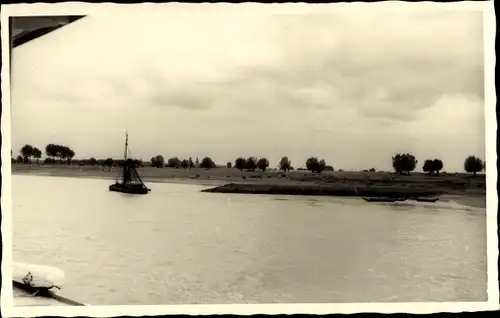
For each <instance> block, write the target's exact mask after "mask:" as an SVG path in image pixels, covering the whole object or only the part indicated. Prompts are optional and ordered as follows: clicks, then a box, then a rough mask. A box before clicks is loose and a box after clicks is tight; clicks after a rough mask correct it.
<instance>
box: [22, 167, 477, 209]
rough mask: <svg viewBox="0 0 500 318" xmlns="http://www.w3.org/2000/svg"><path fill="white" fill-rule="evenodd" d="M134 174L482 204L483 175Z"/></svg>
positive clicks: (99, 172)
mask: <svg viewBox="0 0 500 318" xmlns="http://www.w3.org/2000/svg"><path fill="white" fill-rule="evenodd" d="M12 173H13V174H24V175H38V176H54V177H74V178H99V179H109V180H113V179H115V178H116V177H117V175H118V170H117V169H116V168H104V169H103V168H101V167H91V166H83V167H82V166H76V165H70V166H68V165H36V164H33V165H24V164H14V165H12ZM139 174H140V175H141V177H142V179H143V181H144V182H146V183H157V182H161V183H187V184H198V185H205V186H213V187H214V189H210V190H208V191H207V192H220V193H259V194H290V195H347V196H353V195H357V196H433V195H451V196H457V197H460V198H464V197H473V198H475V199H474V202H476V203H475V204H474V205H475V206H477V205H478V204H480V205H485V204H486V203H485V202H486V199H485V196H486V178H485V175H478V176H476V177H473V176H471V175H468V174H462V173H455V174H442V175H440V176H428V175H426V174H423V173H414V174H412V175H411V176H401V175H397V174H394V173H388V172H357V171H334V172H326V171H325V172H323V173H321V174H315V173H311V172H308V171H294V172H288V173H284V172H280V171H266V172H261V171H255V172H249V171H240V170H238V169H234V168H233V169H229V168H217V169H211V170H206V169H201V168H194V169H175V168H154V167H143V168H140V169H139ZM354 189H357V190H358V192H355V190H354ZM477 202H479V203H477ZM480 202H484V203H480Z"/></svg>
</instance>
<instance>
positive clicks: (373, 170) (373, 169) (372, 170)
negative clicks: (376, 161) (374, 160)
mask: <svg viewBox="0 0 500 318" xmlns="http://www.w3.org/2000/svg"><path fill="white" fill-rule="evenodd" d="M368 171H369V172H375V171H377V170H376V169H375V168H370V169H368Z"/></svg>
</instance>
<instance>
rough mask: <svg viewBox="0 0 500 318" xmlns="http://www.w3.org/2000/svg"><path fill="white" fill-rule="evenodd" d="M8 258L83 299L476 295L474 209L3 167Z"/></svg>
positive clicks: (481, 228) (152, 301)
mask: <svg viewBox="0 0 500 318" xmlns="http://www.w3.org/2000/svg"><path fill="white" fill-rule="evenodd" d="M12 182H13V188H12V195H13V224H14V225H13V231H14V239H13V244H14V250H13V255H14V260H16V261H20V262H28V263H37V264H44V265H51V266H56V267H58V268H61V269H63V270H64V271H65V273H66V285H65V286H64V288H63V290H62V291H61V294H62V295H64V296H66V297H69V298H72V299H75V300H77V301H80V302H84V303H87V304H91V305H156V304H200V303H206V304H207V303H284V302H286V303H292V302H300V303H319V302H328V303H332V302H383V301H391V302H399V301H405V302H408V301H485V300H486V285H487V274H486V234H485V233H486V213H485V209H481V208H472V207H465V206H461V205H459V204H458V203H455V202H439V201H438V202H437V203H434V204H433V203H413V204H412V203H398V204H381V203H366V202H364V201H363V200H361V199H359V198H338V197H337V198H334V197H292V196H264V195H242V194H234V195H233V194H230V195H228V194H216V193H201V192H200V190H201V189H203V188H204V187H203V186H197V185H189V184H173V183H170V184H169V183H150V184H148V185H149V187H150V188H152V191H151V193H150V194H148V195H145V196H128V195H124V194H120V193H115V192H109V191H108V189H107V187H108V185H109V184H110V182H111V181H109V180H100V179H77V178H55V177H40V176H25V175H14V176H13V177H12Z"/></svg>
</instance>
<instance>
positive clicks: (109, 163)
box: [103, 158, 115, 168]
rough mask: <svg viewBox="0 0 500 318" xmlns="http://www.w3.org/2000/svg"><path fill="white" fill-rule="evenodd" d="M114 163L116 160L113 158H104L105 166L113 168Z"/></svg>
mask: <svg viewBox="0 0 500 318" xmlns="http://www.w3.org/2000/svg"><path fill="white" fill-rule="evenodd" d="M114 163H115V161H114V160H113V158H107V159H106V160H104V162H103V166H107V167H110V168H111V166H113V164H114Z"/></svg>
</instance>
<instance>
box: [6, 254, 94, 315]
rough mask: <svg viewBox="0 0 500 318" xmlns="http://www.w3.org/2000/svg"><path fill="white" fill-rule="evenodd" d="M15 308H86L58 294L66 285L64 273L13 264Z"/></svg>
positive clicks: (32, 265)
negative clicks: (59, 306) (61, 306)
mask: <svg viewBox="0 0 500 318" xmlns="http://www.w3.org/2000/svg"><path fill="white" fill-rule="evenodd" d="M12 270H13V271H12V284H13V292H14V303H15V306H58V305H63V306H64V305H65V306H84V304H82V303H79V302H77V301H74V300H72V299H69V298H66V297H63V296H61V295H59V294H58V293H57V291H56V290H60V289H61V288H62V286H63V285H64V272H63V271H62V270H60V269H58V268H55V267H51V266H42V265H35V264H27V263H19V262H13V263H12Z"/></svg>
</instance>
